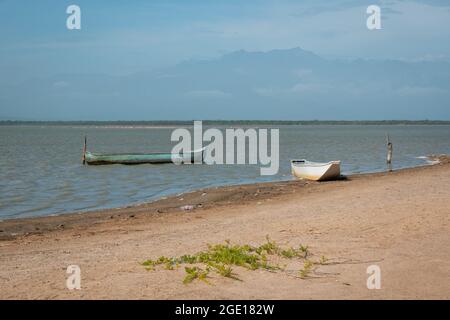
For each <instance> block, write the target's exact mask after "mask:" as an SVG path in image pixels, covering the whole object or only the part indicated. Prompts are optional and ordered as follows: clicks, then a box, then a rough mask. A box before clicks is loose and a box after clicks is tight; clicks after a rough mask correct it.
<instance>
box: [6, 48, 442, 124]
mask: <svg viewBox="0 0 450 320" xmlns="http://www.w3.org/2000/svg"><path fill="white" fill-rule="evenodd" d="M0 105H2V109H4V110H2V111H3V112H5V113H7V114H10V115H14V117H15V118H16V119H37V120H73V119H77V120H78V119H81V120H163V119H177V120H190V119H199V120H206V119H225V120H229V119H230V120H232V119H261V120H272V119H276V120H298V119H300V120H313V119H317V120H328V119H336V120H358V119H369V120H372V119H373V120H383V119H408V120H420V119H443V120H450V111H449V110H450V63H449V62H445V61H419V62H406V61H397V60H363V59H358V60H331V59H324V58H322V57H320V56H318V55H316V54H314V53H312V52H309V51H305V50H303V49H301V48H294V49H288V50H272V51H268V52H247V51H237V52H233V53H230V54H227V55H224V56H223V57H221V58H219V59H216V60H207V61H198V60H190V61H186V62H182V63H180V64H178V65H176V66H173V67H168V68H161V69H158V70H154V71H152V72H142V73H137V74H133V75H129V76H111V75H102V74H63V73H62V74H59V75H55V76H53V77H50V78H44V79H42V78H38V77H36V78H35V79H30V80H28V81H25V82H23V83H20V84H17V85H13V84H2V85H1V86H0Z"/></svg>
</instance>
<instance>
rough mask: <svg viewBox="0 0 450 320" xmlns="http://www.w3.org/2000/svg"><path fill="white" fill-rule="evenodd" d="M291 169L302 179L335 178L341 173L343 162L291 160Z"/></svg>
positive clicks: (322, 179) (321, 179)
mask: <svg viewBox="0 0 450 320" xmlns="http://www.w3.org/2000/svg"><path fill="white" fill-rule="evenodd" d="M291 170H292V174H293V175H294V176H295V177H297V178H300V179H307V180H314V181H326V180H333V179H336V178H339V177H340V175H341V162H340V161H331V162H327V163H316V162H310V161H306V160H291Z"/></svg>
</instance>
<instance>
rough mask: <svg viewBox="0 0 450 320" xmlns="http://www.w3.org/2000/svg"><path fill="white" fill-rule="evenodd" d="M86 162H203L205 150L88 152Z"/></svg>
mask: <svg viewBox="0 0 450 320" xmlns="http://www.w3.org/2000/svg"><path fill="white" fill-rule="evenodd" d="M84 159H85V162H86V163H87V164H89V165H106V164H126V165H134V164H144V163H150V164H161V163H175V164H186V163H202V162H203V150H199V151H191V152H186V153H183V154H172V153H147V154H140V153H136V154H97V153H91V152H88V151H87V152H86V153H85V157H84Z"/></svg>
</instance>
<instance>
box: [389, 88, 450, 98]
mask: <svg viewBox="0 0 450 320" xmlns="http://www.w3.org/2000/svg"><path fill="white" fill-rule="evenodd" d="M397 93H398V94H399V95H400V96H433V95H438V94H448V93H449V91H448V90H445V89H442V88H438V87H419V86H404V87H401V88H400V89H397Z"/></svg>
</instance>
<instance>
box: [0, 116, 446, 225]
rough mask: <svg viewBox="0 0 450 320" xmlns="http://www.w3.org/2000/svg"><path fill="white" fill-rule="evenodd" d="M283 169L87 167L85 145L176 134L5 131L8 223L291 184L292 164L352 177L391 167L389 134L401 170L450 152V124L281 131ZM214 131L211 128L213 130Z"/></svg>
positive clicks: (112, 145)
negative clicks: (335, 167) (337, 168)
mask: <svg viewBox="0 0 450 320" xmlns="http://www.w3.org/2000/svg"><path fill="white" fill-rule="evenodd" d="M278 128H279V129H280V170H279V172H278V174H277V175H274V176H261V175H260V171H259V166H255V165H212V166H208V165H185V166H175V165H171V164H164V165H150V164H148V165H147V164H144V165H137V166H123V165H110V166H83V165H82V164H81V152H82V141H83V137H84V135H87V136H88V150H90V151H93V152H157V151H162V152H170V150H171V149H172V147H173V146H174V145H175V143H174V142H171V141H170V135H171V133H172V131H173V129H174V128H168V127H110V126H97V127H94V126H56V125H55V126H38V125H32V126H0V220H1V219H8V218H20V217H30V216H43V215H52V214H63V213H69V212H74V211H85V210H93V209H99V208H112V207H119V206H126V205H130V204H137V203H141V202H146V201H151V200H153V199H157V198H159V197H162V196H166V195H170V194H177V193H181V192H186V191H191V190H194V189H198V188H205V187H211V186H220V185H229V184H239V183H251V182H261V181H272V180H290V179H292V177H291V175H290V163H289V159H293V158H307V159H309V160H312V161H329V160H334V159H339V160H342V162H343V164H342V170H343V173H344V174H350V173H361V172H377V171H383V170H385V169H386V163H385V159H386V146H385V135H386V133H389V134H390V137H391V140H392V142H393V144H394V163H393V167H394V169H397V168H404V167H412V166H418V165H424V164H426V163H427V162H426V159H425V158H424V156H426V155H429V154H433V153H435V154H440V153H446V154H448V153H450V126H446V125H436V126H433V125H395V126H393V125H392V126H389V125H387V126H376V125H307V126H294V125H287V126H279V127H278ZM205 129H206V128H205Z"/></svg>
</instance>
